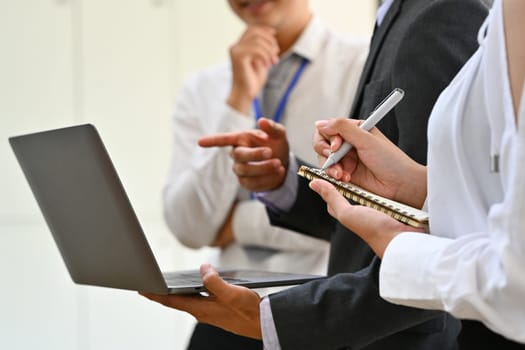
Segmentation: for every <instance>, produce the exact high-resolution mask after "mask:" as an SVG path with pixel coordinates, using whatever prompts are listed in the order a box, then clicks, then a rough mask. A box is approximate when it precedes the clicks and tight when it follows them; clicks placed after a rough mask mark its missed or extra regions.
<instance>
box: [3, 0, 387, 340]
mask: <svg viewBox="0 0 525 350" xmlns="http://www.w3.org/2000/svg"><path fill="white" fill-rule="evenodd" d="M311 5H312V8H313V9H314V11H315V12H316V13H317V15H318V16H319V17H320V18H321V19H322V20H323V21H324V22H325V23H327V24H329V25H330V26H332V27H333V28H335V29H336V30H338V31H341V32H344V33H347V34H348V35H352V36H360V37H366V38H368V37H369V36H370V34H371V30H372V28H373V24H374V23H373V21H374V16H375V11H376V6H377V1H375V0H366V1H363V0H329V1H322V0H315V1H314V0H312V1H311ZM242 29H243V27H242V25H241V23H240V22H239V21H238V20H237V18H235V17H234V16H233V14H232V13H231V12H230V9H229V7H228V5H227V2H226V1H225V0H221V1H218V0H0V140H1V142H0V145H1V146H0V164H1V166H0V169H1V180H2V181H1V185H0V276H1V278H2V281H1V282H0V287H1V288H0V349H10V350H13V349H33V348H38V349H53V350H60V349H68V350H75V349H76V350H88V349H97V350H98V349H126V350H133V349H145V348H148V349H154V348H158V349H160V348H162V349H175V350H178V349H184V348H185V346H186V342H187V339H188V335H189V333H190V331H191V329H192V328H193V324H194V320H193V318H192V317H191V316H189V315H186V314H183V313H181V312H178V311H175V310H171V309H167V308H163V307H161V306H160V305H158V304H156V303H152V302H150V301H147V300H146V299H144V298H142V297H140V296H139V295H137V293H135V292H130V291H122V290H113V289H106V288H99V287H88V286H78V285H75V284H73V282H72V281H71V279H70V278H69V275H68V273H67V271H66V268H65V266H64V264H63V262H62V260H61V257H60V255H59V253H58V250H57V248H56V246H55V244H54V242H53V240H52V237H51V234H50V233H49V231H48V229H47V227H46V224H45V222H44V220H43V218H42V215H41V214H40V211H39V209H38V207H37V205H36V202H35V200H34V198H33V196H32V194H31V192H30V190H29V187H28V185H27V183H26V180H25V178H24V177H23V174H22V172H21V170H20V168H19V166H18V164H17V163H16V160H15V158H14V156H13V154H12V151H11V149H10V147H9V144H8V141H7V138H8V137H9V136H13V135H18V134H23V133H29V132H34V131H39V130H43V129H50V128H58V127H64V126H70V125H74V124H81V123H93V124H94V125H95V126H96V127H97V128H98V130H99V132H100V134H101V136H102V139H103V140H104V142H105V144H106V147H107V149H108V151H109V153H110V155H111V157H112V160H113V162H114V164H115V167H116V168H117V171H118V172H119V175H120V177H121V180H122V182H123V184H124V187H125V188H126V191H127V193H128V196H129V197H130V200H131V202H132V204H133V206H134V208H135V210H136V212H137V215H138V217H139V220H140V221H141V223H142V225H143V228H144V230H145V232H146V235H147V238H148V240H149V242H150V244H151V246H152V249H153V251H154V253H155V255H156V257H157V260H158V261H159V263H160V265H161V267H162V268H163V269H174V268H177V269H181V268H198V266H199V265H200V264H201V263H203V262H206V257H207V256H208V253H209V251H208V250H207V249H202V250H189V249H187V248H184V247H182V246H181V245H179V244H178V242H177V241H176V240H175V239H174V238H173V237H172V236H171V235H170V233H169V231H168V230H167V228H166V226H165V224H164V222H163V219H162V212H161V200H160V193H161V188H162V185H163V182H164V178H165V175H166V172H167V166H168V160H169V156H170V151H171V121H170V115H171V109H172V106H173V102H174V98H175V96H176V94H177V90H178V87H179V85H180V83H181V81H182V79H183V78H184V77H185V76H187V75H188V74H189V73H191V72H193V71H195V70H198V69H201V68H204V67H206V66H208V65H210V64H215V63H217V62H219V61H222V60H226V59H227V58H228V47H229V45H230V44H232V43H233V42H234V41H235V40H237V38H238V36H239V35H240V33H241V31H242ZM334 69H337V67H334Z"/></svg>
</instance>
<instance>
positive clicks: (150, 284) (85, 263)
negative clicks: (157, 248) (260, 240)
mask: <svg viewBox="0 0 525 350" xmlns="http://www.w3.org/2000/svg"><path fill="white" fill-rule="evenodd" d="M9 142H10V144H11V147H12V148H13V150H14V153H15V155H16V158H17V159H18V162H19V164H20V166H21V168H22V170H23V172H24V174H25V177H26V179H27V181H28V183H29V185H30V187H31V190H32V192H33V195H34V197H35V199H36V200H37V202H38V205H39V206H40V210H41V211H42V214H43V216H44V218H45V220H46V222H47V225H48V227H49V229H50V231H51V233H52V235H53V238H54V240H55V243H56V245H57V247H58V249H59V251H60V254H61V255H62V258H63V260H64V263H65V264H66V267H67V269H68V271H69V274H70V276H71V278H72V279H73V281H74V282H75V283H78V284H86V285H95V286H103V287H110V288H119V289H129V290H136V291H146V292H152V293H158V294H189V293H199V292H203V291H205V288H204V287H203V285H202V281H201V277H200V274H199V272H198V270H193V271H177V272H167V273H163V272H161V270H160V268H159V266H158V264H157V262H156V260H155V256H154V255H153V252H152V250H151V248H150V246H149V245H148V242H147V240H146V237H145V235H144V232H143V231H142V228H141V225H140V223H139V221H138V219H137V216H136V215H135V212H134V210H133V208H132V206H131V203H130V201H129V199H128V197H127V195H126V192H125V190H124V187H123V186H122V183H121V182H120V179H119V177H118V175H117V172H116V170H115V168H114V166H113V164H112V162H111V159H110V157H109V155H108V153H107V151H106V149H105V147H104V144H103V143H102V140H101V138H100V136H99V134H98V132H97V130H96V129H95V127H94V126H93V125H90V124H84V125H78V126H72V127H67V128H62V129H56V130H48V131H43V132H38V133H33V134H27V135H21V136H15V137H11V138H9ZM219 273H220V275H221V276H223V277H224V278H225V279H226V280H227V281H228V282H230V283H233V284H237V285H242V286H246V287H249V288H261V287H273V286H285V285H293V284H300V283H304V282H307V281H310V280H313V279H317V278H321V277H322V276H315V275H298V274H287V273H277V272H268V271H252V270H219Z"/></svg>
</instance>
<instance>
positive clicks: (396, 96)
mask: <svg viewBox="0 0 525 350" xmlns="http://www.w3.org/2000/svg"><path fill="white" fill-rule="evenodd" d="M403 96H405V92H404V91H403V90H401V89H399V88H396V89H394V91H392V92H391V93H390V94H389V95H388V96H387V97H386V98H385V99H384V100H383V101H381V103H380V104H379V105H377V107H376V108H375V109H374V110H373V111H372V113H371V114H370V116H369V117H368V118H367V119H366V120H365V121H364V122H363V123H362V124H361V125H360V126H359V127H360V128H361V129H363V130H366V131H368V130H370V129H372V128H373V127H374V126H376V124H377V123H379V122H380V121H381V119H383V117H384V116H385V115H387V114H388V112H390V111H391V110H392V108H394V107H395V106H396V105H397V104H398V103H399V101H401V100H402V99H403ZM351 149H352V145H351V144H349V143H348V142H344V143H343V144H342V145H341V147H339V149H338V150H337V151H335V152H333V153H331V154H330V156H329V157H328V159H327V160H326V162H324V164H323V167H322V168H321V170H325V169H326V168H328V167H331V166H332V165H334V164H336V163H337V162H339V161H340V160H341V159H342V158H343V157H344V156H345V155H346V154H347V153H348V151H350V150H351Z"/></svg>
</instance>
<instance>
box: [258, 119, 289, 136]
mask: <svg viewBox="0 0 525 350" xmlns="http://www.w3.org/2000/svg"><path fill="white" fill-rule="evenodd" d="M257 126H258V127H259V129H261V130H262V131H264V132H265V133H266V134H268V136H269V137H270V138H271V139H284V138H286V129H285V127H284V125H282V124H279V123H276V122H274V121H273V120H271V119H268V118H261V119H259V121H258V122H257Z"/></svg>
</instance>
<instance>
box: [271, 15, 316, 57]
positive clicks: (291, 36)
mask: <svg viewBox="0 0 525 350" xmlns="http://www.w3.org/2000/svg"><path fill="white" fill-rule="evenodd" d="M311 18H312V14H308V16H305V17H304V19H302V20H300V21H298V22H297V24H295V25H294V26H293V27H287V28H283V29H281V30H280V31H279V32H277V35H276V38H277V44H278V45H279V49H280V54H281V55H282V54H283V53H285V52H286V51H288V49H290V48H291V47H292V46H293V45H294V44H295V42H296V41H297V39H299V37H300V36H301V34H302V33H303V31H304V30H305V28H306V27H307V26H308V23H309V22H310V19H311Z"/></svg>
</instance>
